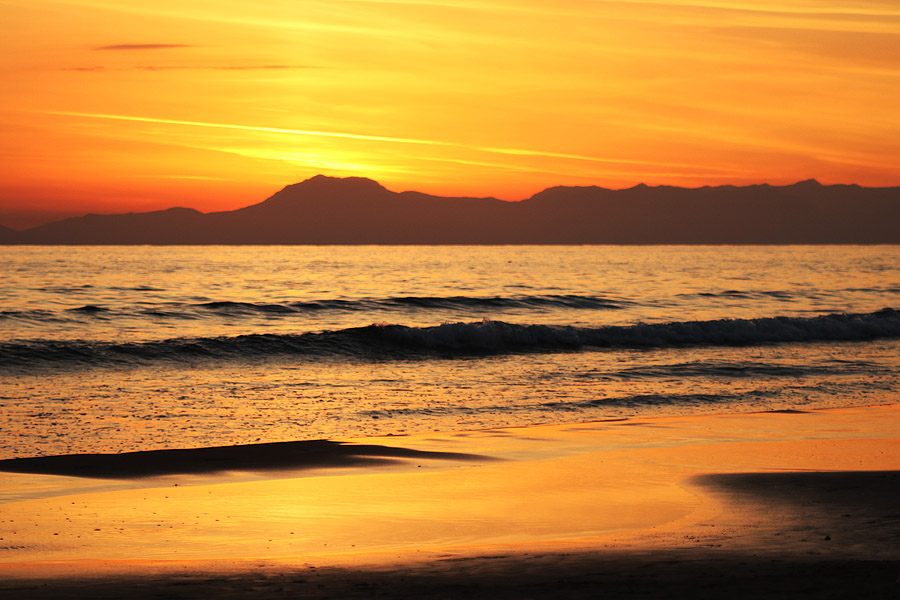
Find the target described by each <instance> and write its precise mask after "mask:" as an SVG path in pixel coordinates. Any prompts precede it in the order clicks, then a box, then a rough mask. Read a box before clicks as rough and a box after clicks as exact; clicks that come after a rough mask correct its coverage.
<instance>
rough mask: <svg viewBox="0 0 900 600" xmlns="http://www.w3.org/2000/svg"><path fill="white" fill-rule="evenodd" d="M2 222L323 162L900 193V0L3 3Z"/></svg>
mask: <svg viewBox="0 0 900 600" xmlns="http://www.w3.org/2000/svg"><path fill="white" fill-rule="evenodd" d="M0 78H2V81H3V85H2V86H0V224H4V225H8V226H13V227H16V228H22V227H26V226H32V225H36V224H39V223H42V222H46V221H50V220H53V219H55V218H60V217H63V216H69V215H78V214H84V213H87V212H98V213H110V212H113V213H116V212H130V211H144V210H155V209H162V208H168V207H171V206H189V207H193V208H196V209H198V210H201V211H204V212H207V211H213V210H230V209H234V208H238V207H241V206H246V205H248V204H253V203H256V202H259V201H261V200H263V199H265V198H266V197H268V196H269V195H271V194H272V193H274V192H275V191H277V190H278V189H280V188H281V187H283V186H284V185H287V184H290V183H295V182H298V181H302V180H304V179H307V178H309V177H312V176H314V175H316V174H325V175H331V176H340V177H344V176H362V177H370V178H372V179H375V180H377V181H379V182H381V183H382V184H383V185H385V186H386V187H388V188H389V189H392V190H394V191H402V190H409V189H414V190H418V191H423V192H428V193H432V194H439V195H468V196H493V197H497V198H502V199H505V200H519V199H522V198H526V197H528V196H530V195H532V194H534V193H536V192H538V191H540V190H542V189H544V188H546V187H550V186H554V185H599V186H603V187H609V188H624V187H631V186H633V185H636V184H638V183H646V184H649V185H663V184H665V185H679V186H686V187H698V186H703V185H721V184H734V185H746V184H754V183H772V184H776V185H779V184H789V183H793V182H796V181H799V180H803V179H808V178H816V179H818V180H819V181H820V182H821V183H824V184H831V183H858V184H860V185H866V186H876V187H883V186H894V185H900V111H898V110H897V102H898V98H900V4H898V3H897V1H896V0H871V1H870V0H859V1H853V0H785V1H779V2H775V1H771V0H756V1H753V2H750V1H749V0H746V1H740V0H734V1H729V0H674V1H668V0H659V1H655V2H654V1H642V0H620V1H612V2H607V1H601V0H597V1H592V0H554V1H553V2H548V1H547V0H509V1H506V0H425V1H416V0H397V1H378V0H325V1H321V2H319V1H304V0H254V1H252V2H251V1H246V0H127V1H125V0H0Z"/></svg>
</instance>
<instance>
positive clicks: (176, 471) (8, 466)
mask: <svg viewBox="0 0 900 600" xmlns="http://www.w3.org/2000/svg"><path fill="white" fill-rule="evenodd" d="M412 459H416V460H422V459H426V460H449V461H465V462H470V461H487V460H495V459H492V458H491V457H488V456H480V455H477V454H465V453H459V452H433V451H423V450H412V449H409V448H397V447H391V446H379V445H362V444H345V443H343V442H334V441H329V440H310V441H299V442H275V443H268V444H249V445H243V446H220V447H214V448H191V449H176V450H151V451H145V452H123V453H121V454H69V455H63V456H42V457H35V458H13V459H8V460H0V471H5V472H8V473H32V474H42V475H66V476H70V477H92V478H97V479H133V478H141V477H154V476H161V475H181V474H200V473H216V472H221V471H269V470H297V469H314V468H334V467H362V466H378V465H389V464H395V463H397V462H400V461H402V460H412Z"/></svg>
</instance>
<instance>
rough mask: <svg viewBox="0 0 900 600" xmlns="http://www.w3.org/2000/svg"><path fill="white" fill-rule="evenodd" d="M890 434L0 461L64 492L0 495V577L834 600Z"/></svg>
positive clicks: (639, 427)
mask: <svg viewBox="0 0 900 600" xmlns="http://www.w3.org/2000/svg"><path fill="white" fill-rule="evenodd" d="M898 434H900V404H885V405H878V406H871V407H866V408H835V409H821V410H813V411H802V412H770V413H744V414H722V415H715V416H709V415H701V416H687V417H651V418H637V419H628V420H613V421H595V422H587V423H579V424H567V425H544V426H532V427H524V428H505V429H496V430H482V431H468V432H454V433H448V434H423V435H413V436H402V437H401V436H387V437H382V438H367V439H365V440H355V441H354V442H364V443H365V446H364V447H367V448H370V449H371V448H387V447H390V448H393V450H391V451H390V452H388V453H387V454H389V455H391V456H392V461H394V462H391V463H386V464H372V465H369V464H358V463H357V464H350V465H347V466H344V467H338V466H335V465H328V466H327V468H322V466H321V465H318V466H317V467H316V468H307V469H304V470H297V469H294V470H293V471H290V470H288V471H285V470H279V471H267V472H264V473H247V472H239V473H226V474H216V475H214V474H211V473H202V474H197V473H196V472H195V473H193V474H190V475H185V474H169V475H165V476H163V477H156V478H152V479H145V480H140V481H138V480H130V481H128V482H125V484H122V483H119V482H113V485H112V489H110V488H102V486H100V488H91V487H90V486H91V484H92V482H94V481H95V480H85V479H73V478H69V477H52V476H46V475H45V476H31V475H22V474H9V473H2V474H0V477H2V478H4V479H5V480H9V481H19V482H25V481H43V482H45V487H44V488H43V489H44V491H45V492H46V491H47V490H48V489H49V488H47V487H46V481H48V479H47V478H48V477H49V478H50V479H51V480H56V484H57V485H58V486H61V489H62V491H63V492H64V491H65V489H66V486H67V485H68V486H70V487H69V490H70V491H71V492H72V495H47V496H45V497H38V496H39V495H40V492H41V490H40V488H39V487H36V488H35V490H34V494H35V496H34V497H33V498H31V499H21V500H19V501H16V502H7V503H4V504H0V532H2V533H0V537H2V538H3V540H0V578H2V581H0V590H9V591H12V590H16V592H17V593H19V594H20V596H19V597H24V598H29V597H34V598H42V597H48V598H49V597H58V596H61V595H68V594H70V593H90V594H93V595H95V596H96V597H116V594H121V595H129V596H134V597H136V598H142V597H150V596H152V595H153V594H157V593H160V590H163V591H164V592H165V593H167V594H170V595H174V596H173V597H194V596H191V595H189V594H194V593H197V594H198V595H197V596H196V597H200V595H199V591H200V590H203V591H204V593H207V595H213V594H215V595H219V596H222V597H224V598H228V597H232V596H229V595H228V594H231V593H233V594H235V595H234V596H233V597H273V595H274V597H280V596H278V594H280V593H282V592H284V595H285V597H287V596H288V595H290V594H301V595H304V597H307V596H308V597H323V598H324V597H333V596H340V597H370V596H374V595H376V594H375V591H376V589H377V591H378V594H377V595H378V596H379V597H381V596H384V597H394V598H402V597H415V596H417V595H423V594H425V593H426V592H427V593H428V594H431V595H433V596H435V597H452V594H451V591H454V590H455V592H456V593H458V592H460V586H463V587H464V588H465V593H467V594H470V595H471V594H475V596H476V597H478V596H477V593H478V591H479V590H480V591H481V592H485V591H486V590H487V589H488V588H490V589H491V590H494V591H496V590H500V591H501V593H500V595H501V596H502V595H503V593H508V594H509V595H510V596H509V597H517V596H518V597H521V595H520V594H521V593H523V592H524V591H525V590H526V589H527V590H528V593H532V591H534V590H540V589H545V590H546V595H554V594H555V595H556V596H557V597H573V598H574V597H591V595H593V596H595V597H596V595H597V593H598V591H599V590H605V591H608V592H609V593H613V594H616V593H622V594H624V593H625V590H626V589H628V586H629V585H630V586H631V588H630V589H632V590H635V589H639V588H640V589H643V588H642V587H641V586H642V585H644V584H643V583H640V582H641V581H645V582H647V581H651V580H652V581H656V582H657V584H658V585H657V587H656V588H653V587H652V586H651V587H647V588H646V590H645V592H646V594H648V595H644V596H641V595H637V596H635V597H664V596H666V595H667V594H665V593H663V591H665V590H668V592H672V591H673V590H674V589H675V588H674V587H673V586H675V587H677V586H680V585H686V584H687V583H688V582H689V581H690V577H700V576H701V575H702V576H703V577H705V578H706V580H708V581H715V582H718V583H716V587H715V589H717V590H722V589H729V590H730V589H731V588H730V587H728V586H732V587H734V590H738V591H739V590H740V589H746V590H757V593H759V590H760V589H761V588H760V587H759V586H760V585H762V583H761V582H760V581H757V580H758V579H760V578H762V579H767V580H768V581H769V583H770V584H771V585H772V586H776V587H773V588H771V589H772V590H775V589H778V588H777V586H781V589H782V590H783V591H784V593H794V592H791V591H790V590H791V589H792V588H791V586H792V585H793V583H792V582H793V581H794V580H795V579H796V580H797V581H799V582H800V583H803V584H804V585H805V586H806V587H805V588H803V589H806V590H807V591H808V590H809V589H820V588H821V589H828V590H831V591H832V592H834V593H837V592H838V591H839V590H841V589H843V590H844V591H846V592H847V593H848V594H849V591H850V590H851V589H852V586H851V587H848V586H850V584H851V583H852V581H854V580H855V579H858V578H860V577H863V576H864V575H865V574H866V573H868V574H869V575H865V576H866V577H868V578H869V580H871V581H872V582H874V583H872V585H876V584H877V585H879V586H881V587H878V588H877V589H878V590H881V592H879V593H882V592H883V593H888V592H890V593H897V592H898V591H900V587H897V586H896V581H895V580H896V578H897V575H898V573H900V516H898V514H897V510H896V509H895V508H893V507H895V506H900V435H898ZM397 445H400V446H402V448H400V449H399V450H402V452H396V450H398V449H397V448H396V446H397ZM342 447H343V448H344V449H347V448H353V447H354V443H350V442H348V443H347V444H343V445H342ZM360 447H363V446H360ZM430 453H443V454H441V455H440V459H438V460H435V459H433V458H429V457H431V454H430ZM384 454H385V453H384V452H382V453H381V455H382V457H383V455H384ZM473 455H474V456H475V458H472V456H473ZM435 457H436V456H435ZM483 457H491V458H493V459H494V460H484V458H483ZM280 467H282V468H283V467H284V464H281V465H280ZM823 473H824V475H823ZM35 477H36V478H35ZM102 483H106V484H107V485H109V483H110V482H109V481H106V482H102ZM116 485H119V486H120V487H119V488H118V489H114V488H115V487H116ZM123 485H124V487H122V486H123ZM79 486H81V487H79ZM57 491H58V490H57ZM11 521H12V522H11ZM17 523H18V524H17ZM26 527H27V528H26ZM79 536H80V537H79ZM826 538H827V539H826ZM673 561H674V562H673ZM823 565H828V566H829V568H825V569H823ZM676 567H677V568H676ZM726 567H727V568H726ZM789 567H790V568H789ZM722 569H725V570H724V571H723V570H722ZM729 569H730V575H729V574H728V573H729ZM712 571H714V572H715V573H714V574H710V573H707V572H712ZM642 572H643V573H644V575H645V577H644V580H641V578H640V577H639V575H640V574H641V573H642ZM889 572H893V576H892V577H888V573H889ZM311 573H315V576H314V577H312V576H311V575H310V574H311ZM690 573H693V575H691V576H689V575H690ZM703 573H706V575H703ZM555 576H558V577H557V579H559V577H562V578H564V579H566V582H562V583H560V582H558V581H556V579H554V577H555ZM887 579H890V582H888V581H887ZM301 580H302V581H301ZM578 582H580V583H578ZM629 582H630V583H629ZM357 584H360V585H357ZM363 584H365V585H363ZM739 584H740V585H739ZM254 585H255V586H256V588H260V589H255V588H254ZM279 586H280V588H279V589H280V590H281V591H282V592H279V591H278V590H277V589H276V588H278V587H279ZM318 586H323V587H321V588H320V587H318ZM466 586H468V587H466ZM523 586H524V587H523ZM554 586H555V587H554ZM617 586H618V587H617ZM659 586H661V587H659ZM723 586H724V587H723ZM741 586H743V587H741ZM810 586H813V587H812V588H810ZM841 586H843V587H841ZM263 588H265V589H266V590H268V591H267V592H265V591H264V589H263ZM367 588H368V589H367ZM470 588H471V589H470ZM711 589H712V588H711ZM860 589H862V588H860ZM872 589H875V588H872ZM88 590H89V592H88ZM503 590H505V592H503ZM654 590H656V592H659V595H658V596H655V595H653V594H654V593H656V592H655V591H654ZM884 590H886V591H884ZM51 592H52V593H51ZM367 592H368V593H369V595H368V596H367V595H366V593H367ZM582 592H583V595H579V594H582ZM182 593H184V594H188V595H179V594H182ZM641 593H644V592H641ZM729 593H731V592H729ZM42 594H43V595H42ZM104 594H107V595H108V596H104ZM142 594H144V595H143V596H142ZM316 594H319V595H316ZM441 594H445V595H444V596H442V595H441ZM797 594H798V595H797V596H795V597H802V596H801V595H799V594H800V592H799V591H798V592H797ZM690 595H691V596H692V597H707V596H703V592H702V590H701V591H699V592H697V594H690ZM732 595H734V594H732ZM670 597H671V595H670ZM709 597H714V596H709ZM736 597H749V592H748V595H747V596H741V595H740V594H738V595H737V596H736ZM826 597H827V596H826ZM831 597H851V596H850V595H848V596H840V595H832V596H831Z"/></svg>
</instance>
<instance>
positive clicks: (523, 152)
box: [46, 111, 715, 170]
mask: <svg viewBox="0 0 900 600" xmlns="http://www.w3.org/2000/svg"><path fill="white" fill-rule="evenodd" d="M46 114H52V115H60V116H69V117H83V118H89V119H107V120H113V121H132V122H138V123H161V124H165V125H181V126H190V127H204V128H208V129H230V130H238V131H257V132H262V133H279V134H289V135H304V136H314V137H326V138H341V139H351V140H362V141H372V142H388V143H394V144H411V145H420V146H436V147H443V148H463V149H467V150H474V151H478V152H487V153H491V154H498V155H501V156H503V155H506V156H530V157H538V158H557V159H567V160H575V161H584V162H592V163H602V164H610V165H643V166H655V167H691V168H696V165H693V164H688V163H672V162H661V161H654V160H634V159H627V158H608V157H598V156H587V155H584V154H571V153H563V152H546V151H540V150H528V149H522V148H499V147H489V146H472V145H467V144H459V143H454V142H444V141H439V140H426V139H417V138H403V137H390V136H378V135H366V134H358V133H343V132H335V131H318V130H312V129H284V128H280V127H262V126H258V125H237V124H234V123H210V122H206V121H186V120H180V119H159V118H155V117H137V116H131V115H112V114H100V113H82V112H70V111H47V113H46ZM712 170H715V169H712Z"/></svg>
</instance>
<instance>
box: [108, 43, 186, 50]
mask: <svg viewBox="0 0 900 600" xmlns="http://www.w3.org/2000/svg"><path fill="white" fill-rule="evenodd" d="M192 47H193V46H192V45H190V44H112V45H110V46H95V47H94V48H91V50H100V51H104V50H167V49H169V48H192Z"/></svg>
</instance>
